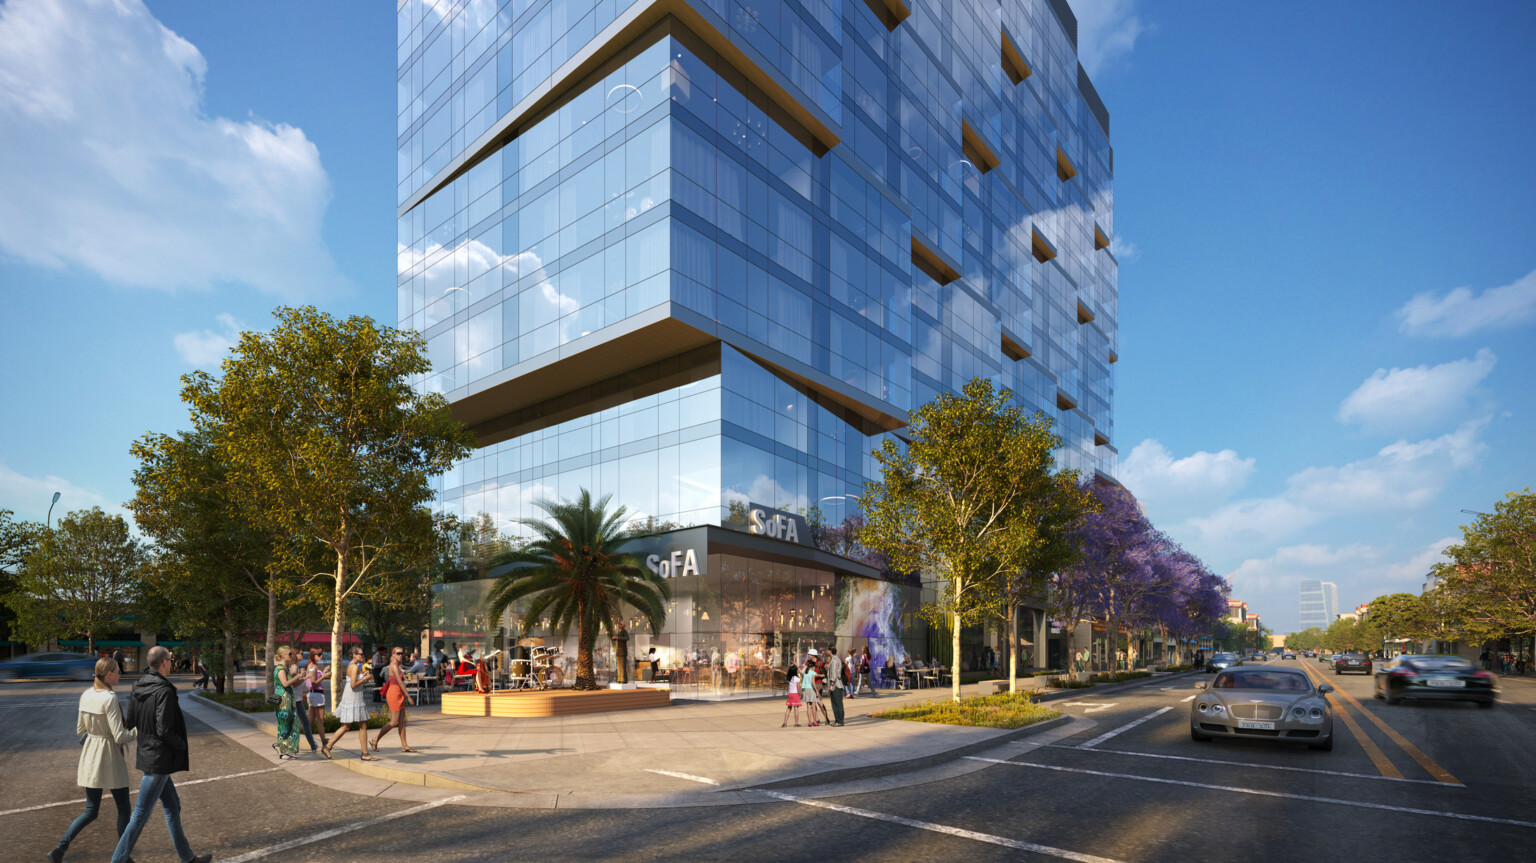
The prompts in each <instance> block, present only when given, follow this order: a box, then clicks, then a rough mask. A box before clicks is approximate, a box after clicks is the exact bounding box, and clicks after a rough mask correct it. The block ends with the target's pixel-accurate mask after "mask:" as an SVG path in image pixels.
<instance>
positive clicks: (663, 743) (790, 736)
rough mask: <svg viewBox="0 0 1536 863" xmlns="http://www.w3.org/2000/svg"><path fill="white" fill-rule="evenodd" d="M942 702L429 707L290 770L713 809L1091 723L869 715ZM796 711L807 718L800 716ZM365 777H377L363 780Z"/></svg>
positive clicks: (261, 727)
mask: <svg viewBox="0 0 1536 863" xmlns="http://www.w3.org/2000/svg"><path fill="white" fill-rule="evenodd" d="M1179 676H1182V675H1158V676H1156V677H1153V678H1148V679H1146V680H1140V681H1134V682H1133V683H1130V684H1122V685H1114V686H1107V685H1106V686H1095V687H1093V688H1091V689H1080V690H1068V691H1066V692H1065V693H1061V694H1060V695H1058V694H1056V693H1052V694H1051V696H1050V697H1049V698H1047V699H1046V700H1055V698H1057V697H1060V696H1061V695H1072V696H1076V697H1078V698H1081V697H1085V696H1089V695H1097V694H1100V693H1107V692H1113V691H1116V690H1119V689H1122V688H1125V687H1126V686H1134V685H1140V684H1147V683H1151V682H1153V681H1157V682H1162V681H1166V680H1170V679H1173V678H1175V677H1179ZM978 688H979V687H978V686H977V685H968V686H966V687H964V689H963V691H964V694H966V695H973V694H976V692H977V689H978ZM948 697H949V690H947V689H937V690H935V689H925V690H918V691H915V692H893V691H891V690H884V691H882V692H881V694H880V695H879V696H878V697H875V698H871V697H869V696H867V695H866V696H861V697H859V698H856V699H849V700H845V701H844V707H845V713H846V715H847V724H846V726H844V727H842V728H833V727H829V726H821V727H817V728H809V727H803V726H802V727H800V728H795V727H793V726H791V727H788V728H780V727H779V722H780V720H781V719H782V717H783V714H784V702H783V701H782V700H781V699H754V700H750V701H726V702H701V701H678V702H674V703H673V704H672V705H671V706H669V707H660V708H653V709H650V710H635V711H624V712H617V713H603V714H580V715H574V716H560V717H549V718H538V719H502V718H493V717H462V716H444V715H442V714H441V713H440V712H439V711H438V709H437V707H436V705H430V706H423V707H417V708H411V709H410V712H409V715H410V725H409V726H408V729H407V733H408V735H409V737H410V741H411V746H412V747H413V748H414V749H417V750H419V751H418V753H417V754H404V753H401V752H400V751H399V740H398V738H397V737H395V736H394V735H393V734H391V735H390V737H389V738H388V739H386V740H385V742H384V748H383V750H382V751H380V752H379V753H378V755H377V757H378V758H379V759H380V760H379V761H375V762H364V761H360V760H358V754H359V753H358V744H357V735H356V733H355V732H354V733H352V734H351V735H349V736H348V737H347V738H346V739H345V740H343V741H341V743H340V745H339V746H338V748H337V749H336V750H335V755H336V760H335V761H334V762H326V761H324V760H323V759H321V758H320V757H319V756H318V755H308V754H306V755H305V756H304V759H303V760H305V761H312V762H315V763H316V764H315V767H310V766H309V765H304V767H305V769H302V770H299V771H298V773H299V775H302V776H304V777H305V778H306V779H309V780H310V781H319V782H321V784H327V785H333V787H339V788H341V790H352V791H355V792H356V793H373V794H377V793H381V791H382V790H383V788H382V787H381V786H380V783H383V786H385V787H387V786H404V787H406V788H411V789H414V792H413V799H422V798H420V797H419V796H415V795H419V794H420V793H421V792H424V791H427V790H429V789H444V790H445V791H447V790H452V791H456V792H460V793H463V792H466V791H468V792H474V791H480V792H489V793H488V794H486V795H484V797H485V798H491V799H482V800H480V802H481V803H482V805H497V806H515V807H536V808H549V807H553V806H559V807H571V806H581V807H601V808H610V807H619V808H648V807H671V806H696V805H718V804H722V803H746V802H760V800H761V798H760V796H758V795H754V794H751V793H750V790H751V789H764V788H769V787H772V788H790V787H793V788H796V789H797V791H796V793H797V794H798V793H815V789H817V788H821V787H824V786H838V787H841V788H845V789H846V788H848V787H850V786H862V787H868V788H870V789H871V790H873V789H874V788H877V787H885V788H889V787H894V786H901V785H910V784H916V783H917V782H927V781H933V780H934V779H936V778H943V777H944V776H950V775H959V774H961V773H965V772H970V771H971V770H974V769H980V767H981V766H983V765H982V764H981V763H980V762H975V761H961V760H959V759H960V757H961V756H963V755H970V754H974V753H976V752H981V751H984V750H992V749H995V748H997V747H999V746H1005V745H1009V744H1014V745H1018V744H1024V745H1025V746H1026V751H1027V749H1032V748H1034V746H1035V745H1038V743H1043V742H1050V740H1054V739H1057V738H1059V737H1061V736H1066V735H1067V734H1071V733H1075V732H1076V731H1078V730H1081V728H1082V725H1081V724H1080V723H1082V722H1084V721H1085V720H1083V719H1077V720H1076V721H1075V722H1074V720H1073V719H1071V718H1070V717H1062V718H1061V719H1057V720H1053V721H1051V722H1047V723H1040V724H1038V725H1035V726H1030V727H1027V728H1023V729H1018V730H1015V731H1006V730H1001V729H992V728H968V727H960V726H952V725H937V724H930V723H922V722H904V721H893V720H881V719H874V718H871V717H870V716H869V714H870V713H873V712H875V711H877V710H880V709H882V708H887V707H892V706H895V705H898V704H910V703H914V702H920V701H928V700H933V699H937V698H948ZM182 703H183V705H184V707H186V709H187V712H188V713H189V714H191V715H192V716H193V717H195V718H197V719H199V720H201V721H203V722H206V723H208V724H209V725H212V726H213V727H215V728H216V729H218V730H219V731H221V732H222V733H224V734H225V735H226V736H229V737H230V738H232V739H234V740H236V741H237V742H239V743H241V744H242V745H244V746H246V747H247V748H248V749H250V750H251V751H252V752H255V753H258V754H261V755H262V756H263V757H266V758H271V759H273V760H274V761H275V756H274V753H273V752H272V749H271V746H270V744H271V740H272V737H273V736H275V734H276V723H275V720H274V718H273V716H272V715H271V714H242V713H239V712H237V711H234V710H231V709H229V708H225V707H222V706H220V705H217V704H214V703H212V702H209V701H207V700H206V699H203V698H200V697H196V696H188V697H186V698H184V699H183V701H182ZM829 710H830V708H829ZM801 719H802V723H803V722H804V717H803V715H802V717H801ZM1086 721H1089V722H1090V723H1091V720H1086ZM1031 738H1035V739H1037V740H1038V743H1032V742H1030V741H1031ZM306 749H307V747H306ZM337 768H345V769H346V770H349V771H352V772H354V773H356V774H360V775H359V776H356V777H353V778H352V779H350V780H349V779H346V778H345V777H344V776H342V777H338V776H337V774H341V773H342V771H341V770H339V769H337ZM676 774H684V775H683V776H678V775H676ZM365 777H366V778H367V779H369V780H372V781H373V784H371V785H370V784H368V783H367V782H362V783H361V784H360V783H359V782H358V780H363V779H364V778H365ZM688 777H702V778H704V779H708V780H711V781H712V782H713V783H715V784H713V785H705V784H703V783H701V782H699V781H697V780H696V779H691V778H688ZM337 782H339V783H340V785H335V784H334V783H337ZM342 786H346V787H342ZM738 792H742V793H738ZM842 793H848V792H847V791H844V792H842ZM471 796H474V797H480V796H481V795H471Z"/></svg>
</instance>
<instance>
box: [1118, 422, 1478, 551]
mask: <svg viewBox="0 0 1536 863" xmlns="http://www.w3.org/2000/svg"><path fill="white" fill-rule="evenodd" d="M1487 423H1488V419H1487V418H1483V419H1478V420H1473V421H1470V422H1467V423H1464V424H1462V426H1461V427H1460V428H1458V429H1457V430H1456V431H1454V432H1451V433H1450V434H1446V435H1442V436H1440V437H1436V438H1429V439H1427V440H1420V441H1412V442H1410V441H1398V442H1396V443H1393V444H1389V445H1388V446H1385V447H1382V448H1381V449H1380V450H1379V451H1378V452H1377V453H1376V454H1375V455H1373V456H1370V457H1368V458H1364V459H1359V460H1357V461H1353V462H1349V463H1347V464H1344V465H1337V466H1325V467H1309V468H1306V469H1304V470H1301V471H1298V472H1296V473H1295V474H1293V475H1292V476H1291V477H1290V478H1289V480H1287V484H1286V489H1285V491H1283V492H1281V493H1280V494H1277V495H1274V496H1271V497H1261V498H1249V499H1245V500H1236V501H1232V502H1231V503H1228V504H1225V505H1223V506H1220V507H1218V508H1217V509H1216V510H1215V511H1213V512H1211V513H1210V514H1209V515H1201V516H1195V517H1191V518H1186V519H1184V520H1183V521H1181V522H1177V523H1173V524H1171V525H1170V526H1169V527H1168V528H1167V529H1168V531H1169V533H1170V534H1172V535H1173V536H1174V537H1175V538H1176V539H1178V540H1180V541H1181V542H1183V543H1185V544H1186V545H1188V546H1189V548H1190V550H1191V551H1193V552H1195V553H1196V554H1199V555H1201V556H1202V557H1204V558H1206V559H1207V560H1210V561H1212V562H1213V563H1215V564H1216V565H1218V566H1219V565H1220V561H1222V560H1234V559H1238V560H1240V559H1246V558H1250V557H1252V556H1253V554H1254V552H1255V551H1256V550H1259V549H1270V548H1275V547H1277V546H1278V545H1280V544H1281V543H1283V542H1285V541H1287V540H1290V539H1292V538H1294V537H1296V536H1297V535H1298V534H1299V533H1300V532H1301V531H1303V530H1305V529H1307V528H1309V527H1313V526H1316V525H1320V524H1324V523H1326V522H1330V521H1338V520H1340V519H1350V518H1362V517H1363V518H1369V517H1372V516H1379V515H1383V514H1390V513H1400V512H1403V511H1405V510H1411V509H1418V508H1421V507H1424V506H1426V505H1428V504H1430V503H1432V502H1433V501H1435V500H1436V499H1437V498H1438V497H1439V496H1440V494H1441V493H1442V492H1443V491H1444V490H1445V488H1446V486H1447V485H1448V484H1449V483H1450V482H1451V481H1452V480H1453V479H1455V478H1456V477H1457V476H1458V475H1460V474H1464V473H1466V472H1468V471H1471V470H1474V469H1476V468H1477V466H1478V465H1479V464H1480V463H1481V461H1482V459H1483V457H1484V456H1485V455H1486V454H1487V451H1488V447H1487V445H1486V444H1485V443H1483V441H1482V438H1481V434H1482V430H1483V428H1484V426H1486V425H1487ZM1154 454H1155V453H1154ZM1132 456H1133V457H1134V456H1135V452H1134V451H1132ZM1131 461H1133V459H1127V462H1131ZM1148 462H1151V459H1150V458H1149V459H1148ZM1123 473H1124V471H1123V469H1122V474H1123ZM1127 485H1128V486H1129V487H1130V488H1131V490H1132V491H1136V490H1137V489H1136V486H1135V485H1134V484H1132V483H1131V482H1130V480H1129V479H1127ZM1158 516H1159V513H1157V512H1153V518H1154V520H1157V518H1158ZM1164 524H1167V522H1166V521H1165V522H1164Z"/></svg>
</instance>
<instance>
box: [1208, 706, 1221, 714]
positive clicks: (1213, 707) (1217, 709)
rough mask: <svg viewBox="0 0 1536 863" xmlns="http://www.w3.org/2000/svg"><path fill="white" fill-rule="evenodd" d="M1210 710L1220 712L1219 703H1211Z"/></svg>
mask: <svg viewBox="0 0 1536 863" xmlns="http://www.w3.org/2000/svg"><path fill="white" fill-rule="evenodd" d="M1211 712H1212V713H1220V712H1222V709H1221V705H1220V704H1212V705H1211Z"/></svg>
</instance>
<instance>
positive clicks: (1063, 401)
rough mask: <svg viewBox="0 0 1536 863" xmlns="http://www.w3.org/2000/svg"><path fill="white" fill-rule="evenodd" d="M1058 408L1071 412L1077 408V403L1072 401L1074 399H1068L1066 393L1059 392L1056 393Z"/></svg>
mask: <svg viewBox="0 0 1536 863" xmlns="http://www.w3.org/2000/svg"><path fill="white" fill-rule="evenodd" d="M1056 407H1058V408H1060V409H1062V410H1064V411H1069V410H1072V409H1073V408H1075V407H1077V402H1075V401H1072V399H1070V398H1068V397H1067V394H1066V393H1064V392H1062V391H1061V390H1057V391H1056Z"/></svg>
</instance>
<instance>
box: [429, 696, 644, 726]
mask: <svg viewBox="0 0 1536 863" xmlns="http://www.w3.org/2000/svg"><path fill="white" fill-rule="evenodd" d="M671 703H672V693H670V692H668V691H667V690H665V689H600V690H597V691H595V692H577V691H575V690H571V689H553V690H547V691H532V692H488V693H484V694H482V693H479V692H445V693H443V714H444V715H446V716H500V717H505V718H509V719H515V718H526V717H536V716H565V715H568V714H572V713H603V712H606V711H611V710H644V709H646V708H650V707H666V706H668V705H670V704H671Z"/></svg>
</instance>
